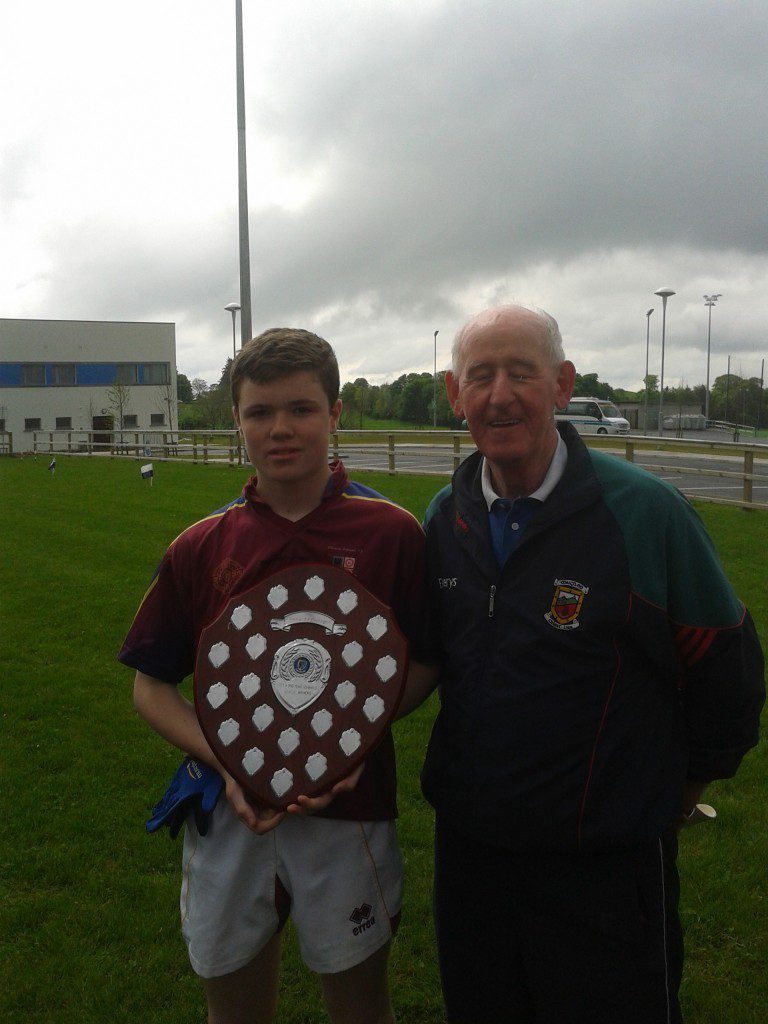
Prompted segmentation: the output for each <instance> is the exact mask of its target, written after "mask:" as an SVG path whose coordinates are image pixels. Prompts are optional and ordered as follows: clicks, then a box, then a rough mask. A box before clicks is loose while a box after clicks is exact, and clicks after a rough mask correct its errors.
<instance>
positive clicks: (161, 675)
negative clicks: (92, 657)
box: [117, 549, 195, 685]
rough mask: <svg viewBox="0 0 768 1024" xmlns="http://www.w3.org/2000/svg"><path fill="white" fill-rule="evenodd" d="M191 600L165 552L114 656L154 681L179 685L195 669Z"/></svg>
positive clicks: (170, 558)
mask: <svg viewBox="0 0 768 1024" xmlns="http://www.w3.org/2000/svg"><path fill="white" fill-rule="evenodd" d="M190 608H191V601H190V600H189V597H188V595H185V588H184V585H183V582H182V581H181V580H180V579H179V572H178V569H177V567H176V565H175V560H174V558H173V557H172V554H171V550H170V549H169V550H168V551H166V553H165V555H164V556H163V560H162V561H161V563H160V565H159V566H158V568H157V571H156V572H155V575H154V578H153V580H152V582H151V583H150V585H149V588H148V590H147V592H146V594H145V595H144V598H143V599H142V602H141V604H140V605H139V609H138V611H137V612H136V616H135V618H134V620H133V622H132V624H131V628H130V629H129V630H128V634H127V636H126V637H125V640H124V641H123V646H122V647H121V649H120V652H119V654H118V656H117V659H118V661H120V662H122V663H123V664H124V665H128V666H129V667H131V668H135V669H137V670H138V671H139V672H143V673H144V674H145V675H148V676H152V677H153V678H155V679H161V680H163V681H164V682H167V683H174V684H176V685H178V684H179V683H180V682H181V681H182V680H183V679H184V678H185V677H186V676H188V675H189V674H190V673H191V672H192V671H193V669H194V650H195V645H194V638H193V630H192V624H191V621H190V618H189V616H190Z"/></svg>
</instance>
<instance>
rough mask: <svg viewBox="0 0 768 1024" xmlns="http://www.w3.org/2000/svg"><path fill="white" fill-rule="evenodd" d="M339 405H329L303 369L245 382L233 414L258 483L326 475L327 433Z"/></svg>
mask: <svg viewBox="0 0 768 1024" xmlns="http://www.w3.org/2000/svg"><path fill="white" fill-rule="evenodd" d="M340 412H341V402H340V401H337V402H335V403H334V405H333V406H331V407H329V405H328V397H327V395H326V394H325V392H324V391H323V388H322V385H321V384H320V381H319V380H318V378H317V376H316V375H315V374H314V373H311V372H309V371H306V370H301V371H299V372H297V373H292V374H290V376H288V377H280V378H278V379H277V380H274V381H270V382H269V383H266V384H257V383H254V381H252V380H248V379H246V380H244V381H243V382H242V384H241V386H240V395H239V399H238V403H237V406H236V407H235V408H234V409H233V410H232V413H233V415H234V417H235V422H236V423H237V425H238V427H239V428H240V429H241V431H242V434H243V441H244V443H245V449H246V451H247V453H248V458H249V459H250V461H251V464H252V465H253V467H254V469H255V470H256V476H257V480H258V482H259V484H262V485H264V484H268V485H270V486H273V485H278V486H280V485H286V486H292V485H294V484H297V483H310V482H313V481H315V480H317V481H320V480H321V479H322V478H324V477H325V476H327V473H328V434H329V433H330V432H331V431H333V430H335V429H336V425H337V423H338V419H339V414H340Z"/></svg>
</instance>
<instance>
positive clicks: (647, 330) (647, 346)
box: [643, 309, 653, 436]
mask: <svg viewBox="0 0 768 1024" xmlns="http://www.w3.org/2000/svg"><path fill="white" fill-rule="evenodd" d="M652 312H653V309H649V310H648V311H647V312H646V314H645V414H644V417H643V434H645V435H646V436H647V434H648V352H649V349H650V345H651V313H652Z"/></svg>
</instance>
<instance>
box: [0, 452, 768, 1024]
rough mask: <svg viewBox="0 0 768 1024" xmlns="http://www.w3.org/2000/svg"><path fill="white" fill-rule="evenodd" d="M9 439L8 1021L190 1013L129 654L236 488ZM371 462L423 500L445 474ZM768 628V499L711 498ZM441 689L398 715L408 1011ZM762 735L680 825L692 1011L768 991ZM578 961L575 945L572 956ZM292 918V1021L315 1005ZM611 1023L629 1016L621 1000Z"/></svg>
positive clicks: (152, 767)
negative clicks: (166, 572) (433, 699)
mask: <svg viewBox="0 0 768 1024" xmlns="http://www.w3.org/2000/svg"><path fill="white" fill-rule="evenodd" d="M47 463H48V460H47V459H46V458H45V457H40V458H39V459H37V460H34V459H31V458H30V459H12V460H9V459H3V460H0V494H1V495H2V522H3V536H4V544H3V548H2V558H1V560H0V588H1V590H0V593H1V594H2V605H1V606H0V614H1V615H2V631H1V633H0V645H1V646H0V661H1V662H2V673H3V674H2V680H3V682H2V685H1V686H0V716H1V717H0V786H1V787H2V789H1V792H2V794H3V822H2V839H1V840H0V1022H3V1024H6V1022H7V1024H16V1022H26V1021H30V1022H32V1021H34V1022H38V1021H45V1022H46V1024H48V1022H51V1024H119V1022H126V1024H127V1022H129V1021H130V1022H136V1021H142V1022H145V1024H149V1022H158V1024H159V1022H163V1024H193V1022H202V1021H203V1020H204V1012H203V1002H202V997H201V993H200V990H199V986H198V983H197V981H196V979H195V978H194V976H193V975H192V974H191V971H190V970H189V967H188V964H187V960H186V952H185V950H184V947H183V944H182V941H181V938H180V936H179V934H178V920H177V917H178V915H177V906H178V880H179V863H180V841H178V840H177V841H176V842H171V841H170V840H169V839H168V837H167V834H165V833H163V834H161V835H157V836H153V837H148V836H146V835H145V834H144V829H143V823H144V820H145V818H146V815H147V811H148V810H149V808H150V807H151V805H152V803H153V802H154V800H155V799H156V798H157V797H158V795H159V794H160V792H161V791H162V789H163V787H164V784H165V782H166V781H167V779H168V778H169V777H170V776H171V775H172V774H173V772H174V770H175V768H176V766H177V764H178V760H179V758H178V755H177V753H176V752H174V751H173V750H171V749H170V748H168V747H166V746H165V745H164V744H163V742H162V741H161V740H160V739H158V738H157V737H155V736H154V735H153V734H152V733H151V732H150V731H149V730H148V729H147V728H146V726H145V725H144V724H143V723H142V722H140V721H139V719H138V718H137V717H136V715H135V713H134V711H133V709H132V706H131V701H130V684H131V677H130V673H129V672H128V671H127V670H126V669H124V668H123V667H122V666H120V665H118V664H117V663H116V661H115V654H116V651H117V650H118V648H119V646H120V642H121V640H122V637H123V635H124V633H125V631H126V629H127V627H128V625H129V623H130V621H131V618H132V615H133V613H134V611H135V608H136V605H137V603H138V601H139V600H140V598H141V595H142V594H143V592H144V589H145V587H146V585H147V583H148V581H149V579H150V578H151V575H152V572H153V570H154V568H155V565H156V564H157V562H158V560H159V558H160V556H161V554H162V552H163V549H164V547H165V545H166V544H167V542H168V541H169V540H170V539H171V538H172V537H174V536H175V535H176V534H177V533H178V532H179V531H180V530H181V529H183V528H184V526H186V525H188V524H189V523H190V522H192V521H194V520H195V519H197V518H200V517H202V516H203V515H205V514H206V513H208V512H209V511H211V510H212V509H215V508H217V507H218V506H220V505H222V504H223V503H224V502H225V501H227V500H229V499H230V498H232V497H234V496H235V495H236V494H237V493H238V492H239V490H240V488H241V486H242V483H243V481H244V480H245V477H246V473H245V471H244V470H233V469H229V468H228V467H225V466H211V467H203V466H189V465H175V464H164V465H156V466H155V469H156V474H157V475H156V477H155V480H154V486H152V487H150V486H149V483H148V482H147V481H143V480H142V479H141V478H140V475H139V471H138V463H135V462H128V461H117V460H116V461H110V460H107V459H101V458H99V459H86V458H73V459H65V458H61V459H59V460H58V467H57V470H56V473H55V475H51V474H50V473H49V472H48V471H47V468H46V467H47ZM360 478H361V479H363V480H364V481H365V482H366V483H369V484H371V485H372V486H374V487H376V488H378V489H380V490H384V491H386V492H387V493H389V494H390V495H391V496H392V497H393V498H394V499H395V500H397V501H399V502H400V503H401V504H403V505H405V506H406V507H408V508H409V509H411V511H413V512H414V513H415V514H416V515H419V516H420V515H421V513H422V512H423V509H424V507H425V505H426V503H427V501H428V499H429V497H431V495H432V494H433V493H434V491H435V490H436V488H437V486H438V483H439V481H437V480H435V479H434V478H431V479H429V478H414V477H411V478H408V477H400V476H399V477H397V478H389V477H386V476H377V475H375V474H361V475H360ZM700 511H701V514H702V517H703V518H704V519H705V521H706V523H707V525H708V527H709V529H710V531H711V532H712V534H713V537H714V538H715V541H716V543H717V545H718V548H719V550H720V552H721V555H722V558H723V560H724V562H725V564H726V567H727V569H728V571H729V573H730V575H731V578H732V579H733V581H734V583H735V585H736V587H737V590H738V591H739V593H740V594H741V596H742V597H743V598H744V599H745V601H746V602H747V604H748V605H749V606H750V607H751V609H752V611H753V615H754V617H755V620H756V622H757V624H758V628H759V629H760V631H761V636H762V640H763V643H764V645H765V644H766V642H767V641H768V596H767V595H766V588H765V553H766V550H768V515H766V514H765V513H760V512H750V513H744V512H741V511H738V510H732V509H726V508H721V507H713V506H707V505H704V506H701V508H700ZM433 713H434V706H433V704H431V703H430V704H428V705H427V706H426V707H424V708H422V709H421V710H420V711H419V712H417V713H416V714H415V715H413V716H412V717H411V718H410V719H407V720H405V721H403V722H401V723H398V725H397V727H396V740H397V746H398V753H399V763H400V810H401V819H400V835H401V841H402V846H403V852H404V856H405V863H406V884H407V892H406V902H405V907H404V913H403V920H402V924H401V929H400V934H399V936H398V939H397V941H396V943H395V948H394V953H393V958H392V989H393V998H394V1002H395V1006H396V1009H397V1013H398V1019H399V1020H400V1021H402V1022H406V1024H439V1022H440V1021H442V1012H441V1002H440V996H439V985H438V978H437V971H436V965H435V957H434V951H433V937H432V926H431V920H430V884H431V828H432V818H431V813H430V811H429V808H428V807H427V806H426V805H425V804H424V803H423V801H422V800H421V798H420V796H419V792H418V769H419V766H420V763H421V760H422V757H423V753H424V749H425V744H426V740H427V737H428V734H429V728H430V722H431V718H432V715H433ZM767 760H768V759H767V758H766V749H765V744H764V743H763V744H761V746H760V748H759V749H758V750H757V751H754V752H752V753H751V754H750V755H749V757H748V758H747V760H746V762H745V764H744V766H743V768H742V771H741V772H740V773H739V775H738V776H737V778H736V779H735V780H733V781H730V782H724V783H718V784H717V785H716V786H713V787H712V790H711V791H710V794H709V796H708V799H710V800H711V802H712V803H714V804H715V805H716V807H717V810H718V814H719V817H718V820H717V823H716V824H714V825H711V826H701V827H699V828H697V829H693V830H691V831H690V832H689V833H687V834H685V835H684V836H683V838H682V840H681V847H682V852H681V875H682V879H683V897H682V910H683V920H684V924H685V929H686V937H687V946H688V961H687V968H686V976H685V981H684V990H683V998H684V1006H685V1008H686V1011H687V1020H688V1021H690V1022H695V1024H758V1022H765V1020H766V1010H765V1008H766V1006H768V973H767V972H766V969H765V965H766V963H768V925H767V924H766V909H768V908H767V907H766V884H767V883H766V835H767V834H768V832H767V830H766V826H767V825H768V810H767V809H766V799H765V797H766V783H765V779H766V768H767V767H768V765H767V764H766V761H767ZM563 967H564V969H567V964H564V965H563ZM318 1003H319V999H318V993H317V987H316V984H315V982H314V979H313V978H311V977H310V976H309V975H308V974H307V972H306V971H305V970H304V969H303V967H302V966H301V964H300V960H299V958H298V954H297V950H296V944H295V941H294V939H293V937H292V935H291V934H290V931H289V933H288V937H287V955H286V957H285V961H284V972H283V998H282V1001H281V1007H280V1011H279V1015H278V1021H279V1022H280V1024H316V1022H317V1024H320V1022H323V1021H325V1020H326V1018H325V1016H324V1014H323V1013H322V1011H321V1010H320V1009H319V1008H318ZM617 1024H618V1022H617Z"/></svg>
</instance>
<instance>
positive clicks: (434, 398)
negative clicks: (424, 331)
mask: <svg viewBox="0 0 768 1024" xmlns="http://www.w3.org/2000/svg"><path fill="white" fill-rule="evenodd" d="M439 333H440V331H435V371H434V373H433V374H432V425H433V426H434V427H436V426H437V336H438V334H439Z"/></svg>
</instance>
